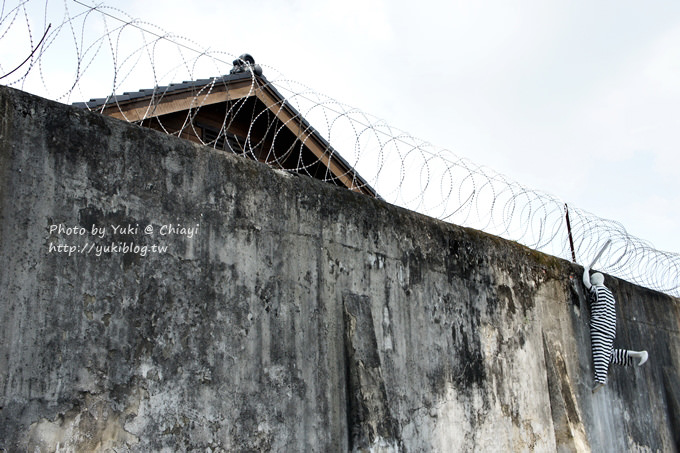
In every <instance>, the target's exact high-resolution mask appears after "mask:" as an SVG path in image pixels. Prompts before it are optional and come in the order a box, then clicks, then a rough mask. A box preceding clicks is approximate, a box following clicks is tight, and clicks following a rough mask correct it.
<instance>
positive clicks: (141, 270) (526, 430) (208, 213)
mask: <svg viewBox="0 0 680 453" xmlns="http://www.w3.org/2000/svg"><path fill="white" fill-rule="evenodd" d="M0 115H1V117H0V122H1V123H0V259H1V261H0V262H1V263H2V271H1V272H0V295H1V297H0V341H1V343H0V389H1V391H2V393H1V396H0V406H1V408H0V451H31V452H34V451H41V452H44V451H57V450H58V451H116V452H124V451H133V452H148V451H167V452H174V451H193V450H200V451H211V452H219V451H286V452H290V451H301V452H302V451H305V452H314V451H316V452H329V451H351V450H354V451H404V452H428V451H441V452H449V451H452V452H455V451H464V452H473V451H474V452H477V451H536V452H545V451H559V452H567V451H596V452H603V451H612V452H621V451H640V452H673V451H678V448H679V445H680V442H679V439H678V433H679V432H680V429H679V425H680V422H679V421H678V417H679V416H680V394H679V389H680V378H679V373H678V370H679V366H680V303H679V301H678V300H677V299H674V298H671V297H669V296H666V295H663V294H660V293H656V292H653V291H649V290H646V289H643V288H640V287H637V286H634V285H631V284H629V283H626V282H623V281H619V280H616V279H613V278H608V279H607V282H608V284H609V286H610V287H611V288H612V290H613V291H614V294H615V295H616V296H617V299H618V302H619V304H618V305H619V306H618V317H619V318H618V319H619V331H618V338H617V344H618V345H620V346H624V347H631V348H634V349H642V348H646V349H648V350H649V351H650V360H649V362H648V364H646V365H645V366H643V367H641V368H637V367H636V368H613V369H612V371H611V373H610V382H609V385H608V386H607V387H606V388H604V389H602V390H601V391H599V392H598V393H596V394H592V393H591V386H592V383H593V379H592V370H591V365H590V341H589V331H588V307H587V303H586V300H585V298H584V296H583V287H582V284H581V283H580V276H581V272H582V269H581V268H580V267H578V266H576V265H572V264H570V263H568V262H565V261H563V260H559V259H556V258H553V257H550V256H546V255H542V254H540V253H537V252H534V251H531V250H529V249H527V248H525V247H522V246H520V245H518V244H516V243H513V242H509V241H505V240H501V239H499V238H497V237H494V236H490V235H487V234H484V233H480V232H478V231H474V230H470V229H465V228H461V227H458V226H455V225H450V224H446V223H443V222H439V221H436V220H433V219H430V218H427V217H424V216H421V215H418V214H415V213H412V212H409V211H406V210H403V209H400V208H397V207H394V206H390V205H388V204H385V203H383V202H381V201H378V200H375V199H372V198H369V197H366V196H362V195H357V194H354V193H352V192H350V191H347V190H343V189H338V188H335V187H333V186H330V185H328V184H324V183H322V182H319V181H315V180H312V179H309V178H305V177H300V176H296V175H292V174H289V173H285V172H277V171H273V170H270V169H268V168H266V167H264V166H261V165H259V164H257V163H254V162H251V161H247V160H245V159H239V158H236V157H234V156H232V155H228V154H225V153H222V152H219V151H215V150H212V149H208V148H203V147H199V146H195V145H193V144H191V143H188V142H185V141H181V140H178V139H175V138H173V137H169V136H165V135H162V134H159V133H156V132H154V131H150V130H146V129H142V128H140V127H137V126H134V125H130V124H126V123H123V122H120V121H117V120H113V119H110V118H105V117H102V116H99V115H96V114H92V113H89V112H86V111H81V110H78V109H74V108H72V107H68V106H64V105H60V104H57V103H53V102H48V101H45V100H43V99H40V98H36V97H33V96H30V95H27V94H25V93H22V92H18V91H15V90H12V89H8V88H4V87H1V88H0ZM168 225H169V226H171V227H172V228H168ZM93 227H94V228H97V230H93ZM114 227H116V228H115V229H114ZM69 228H71V229H69ZM102 228H103V230H99V229H102ZM147 228H151V229H153V232H152V234H148V233H151V232H150V231H148V230H147ZM163 228H164V229H165V230H163ZM81 229H82V230H81ZM93 232H94V233H95V234H92V233H93ZM100 232H101V234H100ZM163 232H164V233H165V234H162V233H163ZM126 244H127V249H126V248H125V245H126ZM105 246H109V249H108V251H107V249H105V248H104V247H105ZM144 246H146V247H147V248H146V249H144V248H143V247H144ZM153 246H155V247H157V248H156V249H155V251H154V249H152V247H153ZM71 247H72V248H71ZM135 247H136V248H135ZM161 247H167V249H166V250H163V251H162V250H160V248H161ZM98 252H99V253H98ZM98 255H99V256H98Z"/></svg>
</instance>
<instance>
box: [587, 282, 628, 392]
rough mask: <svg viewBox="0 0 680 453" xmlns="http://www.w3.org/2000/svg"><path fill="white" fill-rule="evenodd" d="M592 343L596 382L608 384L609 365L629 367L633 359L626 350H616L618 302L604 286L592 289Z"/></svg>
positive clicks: (594, 286)
mask: <svg viewBox="0 0 680 453" xmlns="http://www.w3.org/2000/svg"><path fill="white" fill-rule="evenodd" d="M590 304H591V305H590V343H591V347H592V349H593V366H594V368H595V381H596V382H597V383H600V384H606V383H607V373H608V371H609V364H610V363H614V364H617V365H626V366H629V365H631V364H632V363H633V358H632V357H631V356H630V355H629V351H628V350H626V349H614V346H613V345H614V338H616V301H615V300H614V295H613V294H612V292H611V291H610V290H609V288H607V287H606V286H603V285H593V286H591V287H590Z"/></svg>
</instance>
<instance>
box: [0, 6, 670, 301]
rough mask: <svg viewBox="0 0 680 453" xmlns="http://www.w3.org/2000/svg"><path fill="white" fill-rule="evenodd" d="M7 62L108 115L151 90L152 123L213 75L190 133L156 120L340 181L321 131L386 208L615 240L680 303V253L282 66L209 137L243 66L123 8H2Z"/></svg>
mask: <svg viewBox="0 0 680 453" xmlns="http://www.w3.org/2000/svg"><path fill="white" fill-rule="evenodd" d="M40 36H42V39H40V40H39V41H38V42H36V38H35V37H40ZM0 54H2V55H3V59H2V61H0V77H2V78H1V79H0V80H2V81H3V83H5V84H7V85H9V86H14V87H18V88H20V89H24V90H26V91H30V92H33V93H34V94H38V95H41V96H45V97H48V98H51V99H55V100H59V101H62V102H74V101H84V100H87V99H89V98H90V97H92V96H93V95H98V96H107V100H106V102H100V103H98V104H96V105H97V106H96V107H91V108H92V109H94V110H98V111H102V110H103V109H104V108H105V107H106V106H108V105H112V104H113V105H115V104H116V103H117V102H119V99H120V96H119V95H120V94H121V93H124V92H125V91H127V90H130V91H133V92H137V91H138V90H139V89H140V88H144V86H146V88H147V90H145V91H144V94H145V95H146V98H145V99H148V105H147V107H146V112H145V114H144V118H149V117H152V116H153V112H154V111H155V109H156V108H157V107H158V106H159V105H161V102H162V100H163V99H164V97H165V96H167V95H168V94H169V93H170V90H171V89H172V86H173V85H172V84H174V83H179V82H183V81H186V82H187V83H189V82H190V81H196V80H198V79H200V77H214V78H211V79H207V81H206V80H204V81H203V83H196V84H195V91H194V93H193V95H194V98H193V100H192V102H191V108H190V109H189V110H188V113H187V116H186V118H185V119H184V121H183V123H182V124H181V126H179V127H178V126H177V125H176V124H173V125H170V124H166V123H164V122H163V121H162V120H160V119H158V117H156V121H157V124H156V127H157V128H159V129H161V130H164V131H165V132H167V133H170V134H174V135H177V136H184V135H185V134H189V133H191V134H193V135H194V136H196V137H199V138H200V139H201V140H202V142H203V143H204V144H205V145H207V146H213V147H223V148H228V149H231V150H232V151H234V152H237V153H239V154H241V155H243V156H245V157H250V158H253V159H258V160H261V161H264V162H267V163H268V164H269V165H271V166H273V167H276V168H283V167H285V166H290V165H291V162H296V163H295V164H294V165H293V167H292V168H291V169H292V170H294V171H297V172H299V173H302V174H308V175H310V176H314V177H316V178H320V179H323V180H327V181H329V182H330V181H337V179H338V175H337V174H333V173H332V172H330V171H329V170H328V169H326V172H325V173H324V174H319V170H318V167H319V165H318V163H317V162H310V161H309V160H304V159H302V158H301V157H300V156H301V153H300V152H299V150H300V149H301V148H302V147H303V146H305V144H306V141H307V140H311V138H310V134H311V133H313V132H314V131H316V133H318V134H319V135H320V136H321V137H322V139H323V140H325V141H326V142H327V143H328V144H329V146H328V148H327V151H328V152H329V153H332V154H334V155H336V156H337V155H338V154H339V155H341V157H342V159H344V161H346V162H347V163H348V164H349V166H350V167H351V169H353V171H352V172H348V173H347V174H346V175H344V176H347V177H350V178H352V181H353V184H355V185H356V186H362V185H363V186H370V187H371V188H372V189H374V190H375V191H376V192H377V193H378V194H379V196H380V197H381V198H382V199H384V200H386V201H387V202H390V203H393V204H396V205H399V206H402V207H405V208H408V209H411V210H414V211H417V212H420V213H423V214H426V215H429V216H432V217H436V218H438V219H442V220H446V221H448V222H452V223H455V224H458V225H463V226H467V227H472V228H476V229H479V230H482V231H485V232H488V233H491V234H495V235H498V236H501V237H503V238H506V239H509V240H513V241H517V242H520V243H522V244H524V245H526V246H528V247H530V248H533V249H535V250H540V251H543V252H546V253H549V254H552V255H555V256H558V257H563V258H566V259H572V257H575V258H576V261H578V262H581V263H589V262H590V260H591V259H592V258H593V257H594V256H595V254H596V253H597V252H598V251H599V250H600V248H601V247H602V245H603V244H604V243H605V242H606V241H607V240H611V246H610V247H609V248H608V249H607V251H606V253H605V254H604V255H603V256H602V257H601V258H600V260H599V261H598V264H597V266H596V267H597V268H598V269H600V270H602V271H604V272H607V273H610V274H612V275H615V276H617V277H620V278H623V279H626V280H629V281H631V282H634V283H637V284H640V285H643V286H646V287H648V288H651V289H654V290H658V291H662V292H666V293H668V294H670V295H673V296H676V297H678V296H680V278H679V276H680V255H679V254H677V253H671V252H663V251H660V250H656V249H654V248H653V247H652V246H651V245H650V244H649V243H647V242H645V241H643V240H641V239H639V238H637V237H634V236H632V235H630V234H628V233H627V231H626V229H625V228H624V227H623V226H622V225H621V224H620V223H618V222H615V221H613V220H607V219H603V218H600V217H597V216H596V215H593V214H591V213H588V212H586V211H583V210H581V209H578V208H577V207H574V206H572V205H569V206H568V207H567V205H566V204H565V202H564V201H563V200H560V199H559V198H558V197H555V196H553V195H550V194H548V193H545V192H542V191H539V190H533V189H530V188H528V187H526V186H524V185H522V184H519V183H518V182H516V181H513V180H511V179H509V178H506V177H505V176H503V175H501V174H499V173H496V172H495V171H493V170H492V169H489V168H486V167H481V166H479V165H476V164H475V163H473V162H472V161H470V160H468V159H466V158H464V157H460V156H458V155H456V154H455V153H453V152H452V151H450V150H446V149H442V148H438V147H435V146H433V145H432V144H430V143H428V142H425V141H422V140H419V139H418V138H416V137H413V136H411V135H410V134H408V133H406V132H404V131H401V130H399V129H395V128H394V127H392V126H390V125H389V124H387V123H386V122H384V121H382V120H380V119H379V118H376V117H373V116H371V115H369V114H367V113H365V112H363V111H361V110H359V109H356V108H353V107H351V106H348V105H346V104H343V103H342V102H339V101H337V100H335V99H332V98H330V97H328V96H325V95H323V94H320V93H318V92H315V91H313V90H311V89H309V88H308V87H306V86H304V85H302V84H300V83H297V82H295V81H293V80H290V79H287V78H286V77H285V76H283V75H282V74H280V73H279V72H278V71H276V69H274V68H272V67H268V66H263V71H264V74H265V76H266V80H267V81H268V84H269V86H270V87H271V88H273V89H275V90H276V91H277V92H278V93H280V94H281V95H282V97H283V98H285V101H284V102H281V103H279V104H277V105H273V106H270V108H269V109H267V110H260V111H257V110H254V109H252V108H251V107H250V106H249V105H248V102H247V99H246V98H242V99H240V100H237V101H234V102H231V103H230V104H229V105H228V108H227V109H226V110H225V112H224V114H223V119H222V124H221V126H220V128H219V130H218V131H217V132H216V134H215V135H214V136H212V137H210V138H209V139H208V138H201V134H199V131H198V130H197V129H196V124H195V121H194V120H195V119H196V118H197V116H198V114H199V112H200V111H201V109H203V108H206V107H205V100H206V99H208V97H209V96H210V95H211V94H212V93H214V92H216V91H219V90H221V89H223V84H224V79H223V78H222V75H224V74H228V73H229V72H230V71H231V70H232V69H233V61H234V60H235V59H236V58H237V57H236V56H235V55H233V54H230V53H228V52H221V51H211V50H209V49H203V48H202V47H201V46H200V45H198V44H197V43H195V42H193V41H191V40H188V39H186V38H183V37H181V36H178V35H174V34H171V33H168V32H166V31H164V30H161V29H160V28H158V27H156V26H154V25H153V24H150V23H148V22H145V21H142V20H140V19H134V18H132V17H130V16H129V15H127V14H126V13H125V12H124V11H121V10H118V9H115V8H111V7H109V6H106V5H103V4H99V5H96V6H88V5H86V4H85V3H82V2H81V1H77V0H76V1H75V2H68V1H64V2H63V3H62V4H55V3H50V2H48V1H47V0H24V1H15V2H8V1H3V2H2V9H1V10H0ZM250 70H251V71H252V67H251V68H250ZM47 74H49V76H48V75H47ZM251 77H252V80H251V90H253V91H254V90H257V89H258V85H257V81H256V75H255V73H254V72H251ZM133 84H134V86H133ZM289 107H292V110H291V111H292V112H296V115H297V116H296V117H293V118H292V119H290V120H289V121H297V120H299V121H302V123H303V124H307V125H308V126H307V128H306V129H305V130H304V131H302V132H301V137H302V138H300V140H298V142H296V143H295V144H293V145H290V143H288V142H285V141H284V140H283V138H282V137H283V135H284V132H283V131H284V129H285V127H284V126H285V124H283V125H282V124H281V122H280V121H279V120H277V116H276V115H277V114H278V113H280V111H282V110H284V109H288V108H289ZM120 112H121V114H122V115H123V116H124V118H127V119H128V120H129V121H137V122H142V121H143V120H144V119H143V118H142V119H139V118H131V117H128V116H126V115H127V113H125V111H124V109H120ZM244 115H249V121H250V126H249V127H248V130H247V132H246V133H245V136H244V137H235V136H230V135H229V134H228V131H230V130H231V127H232V125H233V122H234V118H237V117H239V118H243V117H244ZM256 128H260V129H262V130H264V131H265V132H264V134H263V133H260V134H259V135H257V134H254V133H253V131H254V130H255V129H256ZM312 128H313V129H312ZM263 136H264V137H268V138H267V139H266V140H265V139H263V138H262V137H263ZM284 145H285V146H284ZM282 147H284V148H285V149H281V148H282ZM296 159H297V160H296ZM358 175H360V178H359V177H358ZM565 208H566V209H568V215H569V218H570V227H571V228H570V231H568V230H567V224H566V216H565V214H566V212H565ZM570 233H571V239H572V243H573V250H572V245H571V243H570Z"/></svg>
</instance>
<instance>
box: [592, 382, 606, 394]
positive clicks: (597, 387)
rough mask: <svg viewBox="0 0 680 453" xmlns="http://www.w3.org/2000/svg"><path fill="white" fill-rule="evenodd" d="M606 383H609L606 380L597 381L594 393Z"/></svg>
mask: <svg viewBox="0 0 680 453" xmlns="http://www.w3.org/2000/svg"><path fill="white" fill-rule="evenodd" d="M605 385H607V383H606V382H596V383H595V387H593V393H595V392H597V391H598V390H600V389H601V388H602V387H604V386H605Z"/></svg>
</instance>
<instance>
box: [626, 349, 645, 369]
mask: <svg viewBox="0 0 680 453" xmlns="http://www.w3.org/2000/svg"><path fill="white" fill-rule="evenodd" d="M629 355H630V356H631V357H635V358H639V359H640V362H639V363H638V366H642V365H644V363H645V362H646V361H647V359H648V358H649V353H648V352H647V351H631V352H630V353H629Z"/></svg>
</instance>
